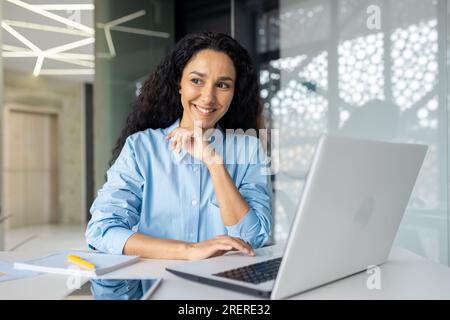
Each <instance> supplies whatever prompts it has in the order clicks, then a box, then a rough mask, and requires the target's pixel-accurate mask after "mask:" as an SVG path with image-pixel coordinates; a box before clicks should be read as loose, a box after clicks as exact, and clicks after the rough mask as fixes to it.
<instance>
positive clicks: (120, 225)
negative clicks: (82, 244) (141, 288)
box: [85, 136, 144, 254]
mask: <svg viewBox="0 0 450 320" xmlns="http://www.w3.org/2000/svg"><path fill="white" fill-rule="evenodd" d="M143 185H144V179H143V177H142V175H141V173H140V171H139V167H138V164H137V161H136V154H135V149H134V146H133V136H130V137H128V139H127V140H126V142H125V144H124V146H123V148H122V151H121V153H120V155H119V157H118V158H117V160H116V161H115V163H114V164H113V165H112V166H111V168H110V169H109V170H108V172H107V181H106V183H105V184H104V185H103V187H102V188H101V189H100V190H99V192H98V195H97V198H96V199H95V201H94V203H93V204H92V206H91V209H90V212H91V220H90V221H89V223H88V226H87V229H86V234H85V236H86V241H87V244H88V245H89V246H90V247H94V248H95V249H97V250H99V251H102V252H107V253H113V254H122V253H123V248H124V246H125V243H126V242H127V240H128V238H129V237H130V236H131V235H132V234H134V233H135V231H133V230H132V228H133V227H134V226H135V225H136V224H137V223H138V222H139V218H140V212H141V203H142V188H143Z"/></svg>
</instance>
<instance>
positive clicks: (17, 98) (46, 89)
mask: <svg viewBox="0 0 450 320" xmlns="http://www.w3.org/2000/svg"><path fill="white" fill-rule="evenodd" d="M4 80H5V87H4V93H5V104H6V103H19V104H23V105H28V106H48V107H50V108H52V109H58V110H60V111H59V112H60V116H59V121H60V123H59V145H58V150H59V160H58V167H59V181H58V185H59V186H60V190H59V207H60V213H59V216H58V222H59V223H62V224H78V223H83V222H84V221H85V214H84V211H83V209H82V188H83V187H82V183H83V180H82V171H81V170H82V156H83V149H82V148H83V145H84V144H83V142H82V135H81V130H82V127H81V123H82V122H81V116H82V110H83V103H84V101H83V100H82V99H83V84H81V83H77V82H69V81H61V80H56V79H51V78H45V77H42V76H41V77H39V78H35V77H33V76H31V75H29V74H21V73H16V72H12V71H8V70H5V74H4Z"/></svg>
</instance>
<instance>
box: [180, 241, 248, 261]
mask: <svg viewBox="0 0 450 320" xmlns="http://www.w3.org/2000/svg"><path fill="white" fill-rule="evenodd" d="M228 251H240V252H242V253H245V254H248V255H250V256H254V255H256V254H255V251H253V249H252V247H251V246H250V245H249V244H247V243H246V242H245V241H244V240H242V239H240V238H236V237H230V236H227V235H219V236H216V237H214V238H212V239H209V240H205V241H202V242H197V243H189V244H188V247H187V259H188V260H201V259H206V258H211V257H216V256H221V255H223V254H225V253H226V252H228Z"/></svg>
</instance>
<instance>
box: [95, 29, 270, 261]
mask: <svg viewBox="0 0 450 320" xmlns="http://www.w3.org/2000/svg"><path fill="white" fill-rule="evenodd" d="M261 118H262V108H261V104H260V101H259V85H258V79H257V75H256V71H255V69H254V66H253V64H252V62H251V59H250V57H249V55H248V53H247V52H246V50H245V49H244V48H243V47H242V46H240V45H239V44H238V42H237V41H235V40H234V39H233V38H231V37H229V36H227V35H224V34H213V33H201V34H193V35H188V36H186V37H185V38H183V39H182V40H181V41H180V42H179V43H177V44H176V46H175V47H174V49H173V50H172V51H171V53H169V55H167V56H166V57H165V58H164V59H163V60H162V61H161V63H160V64H159V65H158V66H157V67H156V69H155V71H154V72H153V73H152V74H151V75H150V77H149V79H148V80H147V81H146V82H145V84H144V85H143V88H142V91H141V93H140V95H139V97H138V99H137V103H136V106H135V108H134V110H133V111H132V112H131V113H130V115H129V116H128V119H127V124H126V126H125V128H124V129H123V131H122V134H121V136H120V138H119V139H118V141H117V144H116V147H115V149H114V151H113V161H112V163H113V164H112V166H111V168H110V169H109V170H108V172H107V177H108V178H107V182H106V183H105V184H104V186H103V187H102V188H101V190H99V192H98V196H97V198H96V200H95V201H94V203H93V205H92V207H91V214H92V218H91V220H90V222H89V224H88V227H87V230H86V238H87V242H88V244H89V245H90V246H91V247H94V248H96V249H97V250H101V251H104V252H110V253H116V254H128V255H139V256H141V257H145V258H160V259H188V260H198V259H204V258H208V257H212V256H217V255H221V254H224V253H225V252H227V251H231V250H238V251H241V252H242V253H245V254H249V255H255V252H254V251H253V247H260V246H262V245H263V244H264V243H265V242H266V241H267V239H268V238H269V234H270V231H271V226H272V216H271V212H272V209H271V203H272V193H271V186H270V179H269V178H270V177H269V176H268V175H266V174H264V172H265V171H264V170H262V168H263V165H264V161H261V160H260V159H258V158H259V157H258V156H260V155H261V144H260V143H259V142H258V141H259V140H258V139H257V138H256V137H253V136H251V135H245V134H238V133H236V132H232V133H230V132H229V130H227V129H242V130H244V131H245V130H249V129H255V130H256V129H259V123H260V119H261ZM263 160H264V159H263Z"/></svg>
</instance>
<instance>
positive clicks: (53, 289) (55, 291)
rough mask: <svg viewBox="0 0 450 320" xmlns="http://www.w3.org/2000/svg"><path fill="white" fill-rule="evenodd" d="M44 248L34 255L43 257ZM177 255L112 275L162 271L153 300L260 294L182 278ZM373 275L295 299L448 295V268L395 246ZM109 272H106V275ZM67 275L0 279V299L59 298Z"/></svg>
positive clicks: (4, 256) (16, 256)
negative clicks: (375, 278)
mask: <svg viewBox="0 0 450 320" xmlns="http://www.w3.org/2000/svg"><path fill="white" fill-rule="evenodd" d="M42 254H43V253H41V254H38V255H36V256H41V255H42ZM30 258H33V257H30V256H29V255H26V254H24V253H20V252H0V260H2V261H11V262H12V261H16V260H21V259H30ZM175 263H180V261H174V260H142V261H141V262H139V263H137V264H135V265H132V266H129V267H127V268H124V269H121V270H117V271H115V272H112V273H110V274H108V275H107V277H108V278H118V277H121V278H133V277H145V276H149V277H151V276H161V277H162V278H163V282H162V283H161V286H160V287H159V289H158V290H157V291H156V292H155V294H154V295H153V296H152V299H168V300H171V299H176V300H186V299H205V300H207V299H224V300H228V299H230V300H239V299H256V298H255V297H253V296H249V295H245V294H240V293H235V292H233V291H229V290H225V289H220V288H216V287H212V286H208V285H204V284H200V283H197V282H193V281H188V280H185V279H182V278H179V277H177V276H175V275H173V274H172V273H169V272H167V271H166V270H165V267H166V266H168V265H171V264H175ZM369 276H370V275H369V274H367V273H366V272H361V273H359V274H356V275H354V276H351V277H348V278H345V279H342V280H339V281H336V282H333V283H331V284H328V285H325V286H322V287H320V288H317V289H314V290H311V291H308V292H305V293H303V294H299V295H297V296H295V297H293V299H450V268H448V267H446V266H443V265H440V264H436V263H434V262H431V261H429V260H426V259H424V258H422V257H420V256H418V255H416V254H414V253H411V252H409V251H406V250H404V249H399V248H394V249H393V250H392V252H391V254H390V257H389V260H388V262H387V263H386V264H384V265H382V266H381V289H380V290H376V289H375V290H369V289H368V288H367V286H366V282H367V279H368V277H369ZM105 277H106V276H105ZM66 281H67V276H61V275H51V274H42V275H39V276H37V277H33V278H26V279H20V280H16V281H9V282H0V299H61V298H63V297H64V296H65V295H66V294H68V293H69V292H70V291H71V290H69V289H68V288H67V286H66Z"/></svg>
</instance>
